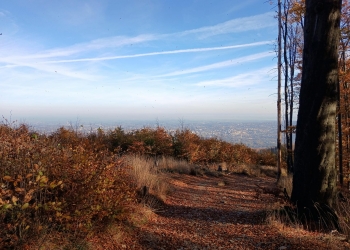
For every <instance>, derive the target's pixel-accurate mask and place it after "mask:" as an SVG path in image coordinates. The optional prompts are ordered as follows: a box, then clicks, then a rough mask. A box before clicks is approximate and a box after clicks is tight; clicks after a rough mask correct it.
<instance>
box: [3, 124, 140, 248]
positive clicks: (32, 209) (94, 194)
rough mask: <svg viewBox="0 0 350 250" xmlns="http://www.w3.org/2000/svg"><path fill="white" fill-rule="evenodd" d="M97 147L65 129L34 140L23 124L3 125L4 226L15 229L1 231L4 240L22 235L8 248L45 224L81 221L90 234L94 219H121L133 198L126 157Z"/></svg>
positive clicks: (71, 226)
mask: <svg viewBox="0 0 350 250" xmlns="http://www.w3.org/2000/svg"><path fill="white" fill-rule="evenodd" d="M99 136H102V134H101V135H99ZM96 145H97V144H96V142H94V141H93V140H89V139H88V138H87V137H84V136H82V135H79V134H76V133H75V132H72V131H70V130H66V129H64V128H61V129H59V130H58V131H57V132H55V133H54V134H53V135H52V136H49V137H47V136H44V135H38V134H35V139H33V133H29V132H28V130H27V129H26V128H25V127H19V128H17V129H15V128H10V127H7V126H4V125H2V126H1V125H0V152H1V156H2V157H0V165H1V166H2V167H1V168H0V228H6V225H10V229H11V230H0V239H3V238H5V237H9V234H11V235H17V233H18V234H19V235H20V237H12V236H11V237H10V238H11V240H10V241H9V242H8V243H6V244H7V247H17V248H20V246H19V245H17V244H19V243H20V242H25V241H26V239H28V238H29V237H30V235H32V236H35V235H37V229H38V228H39V227H40V226H41V225H46V224H47V223H49V224H50V227H52V229H54V228H55V227H60V228H64V229H65V230H70V229H72V230H76V228H75V226H74V225H78V224H79V225H82V230H81V232H82V233H88V228H90V227H91V225H92V224H93V223H99V221H101V220H103V219H106V220H111V219H115V218H118V217H120V215H121V213H122V211H125V209H123V206H125V204H127V203H130V202H134V200H135V199H133V198H132V197H133V196H134V191H133V189H132V187H131V181H130V178H129V177H128V174H127V172H126V171H125V170H124V169H122V168H120V166H121V165H122V164H123V162H122V160H121V159H120V158H118V157H117V156H116V155H114V154H113V153H112V152H109V151H108V150H107V149H106V148H107V147H106V146H101V145H100V146H99V147H98V148H97V149H96V148H95V146H96ZM76 211H78V213H76ZM5 223H6V225H5ZM38 225H39V227H38ZM41 227H42V226H41ZM83 229H86V230H83ZM2 244H3V241H1V240H0V248H1V249H2V248H4V247H5V246H4V245H2Z"/></svg>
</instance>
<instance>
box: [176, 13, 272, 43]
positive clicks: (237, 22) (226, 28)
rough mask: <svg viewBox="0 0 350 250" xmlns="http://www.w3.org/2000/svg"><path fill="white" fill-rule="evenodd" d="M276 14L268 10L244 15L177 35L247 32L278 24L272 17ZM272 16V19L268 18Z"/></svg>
mask: <svg viewBox="0 0 350 250" xmlns="http://www.w3.org/2000/svg"><path fill="white" fill-rule="evenodd" d="M274 15H275V13H274V12H266V13H264V14H260V15H255V16H249V17H242V18H236V19H232V20H229V21H226V22H223V23H219V24H217V25H212V26H206V27H201V28H198V29H192V30H186V31H183V32H179V33H176V35H180V36H186V35H191V34H198V35H200V38H207V37H210V36H215V35H221V34H227V33H237V32H246V31H250V30H258V29H263V28H267V27H271V26H274V25H276V24H275V20H274V19H273V18H271V17H273V16H274ZM269 18H271V21H270V22H268V21H267V20H268V19H269Z"/></svg>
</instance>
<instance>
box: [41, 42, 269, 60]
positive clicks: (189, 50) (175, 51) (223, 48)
mask: <svg viewBox="0 0 350 250" xmlns="http://www.w3.org/2000/svg"><path fill="white" fill-rule="evenodd" d="M272 42H273V41H262V42H256V43H247V44H240V45H232V46H221V47H210V48H195V49H181V50H170V51H160V52H150V53H141V54H134V55H124V56H106V57H93V58H81V59H67V60H55V61H45V62H41V63H45V64H50V63H73V62H91V61H107V60H116V59H125V58H135V57H145V56H157V55H169V54H180V53H196V52H205V51H215V50H227V49H237V48H246V47H254V46H260V45H267V44H271V43H272Z"/></svg>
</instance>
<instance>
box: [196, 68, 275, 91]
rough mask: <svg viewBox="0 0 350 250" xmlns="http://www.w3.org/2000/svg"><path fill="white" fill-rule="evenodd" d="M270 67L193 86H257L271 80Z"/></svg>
mask: <svg viewBox="0 0 350 250" xmlns="http://www.w3.org/2000/svg"><path fill="white" fill-rule="evenodd" d="M271 68H273V66H271V67H265V68H262V69H259V70H255V71H251V72H247V73H243V74H239V75H236V76H232V77H228V78H224V79H215V80H210V81H201V82H198V83H196V84H195V86H200V87H204V86H208V87H209V86H221V87H230V88H237V87H243V86H251V85H258V84H261V83H263V82H266V81H269V80H271V73H270V72H271Z"/></svg>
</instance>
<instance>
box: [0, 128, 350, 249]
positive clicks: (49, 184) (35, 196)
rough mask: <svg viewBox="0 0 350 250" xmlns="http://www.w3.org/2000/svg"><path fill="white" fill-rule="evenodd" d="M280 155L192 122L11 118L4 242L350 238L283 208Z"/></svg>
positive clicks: (290, 243) (109, 245)
mask: <svg viewBox="0 0 350 250" xmlns="http://www.w3.org/2000/svg"><path fill="white" fill-rule="evenodd" d="M225 159H226V161H224V160H225ZM273 160H274V156H273V154H272V153H271V152H269V151H263V152H256V151H254V150H252V149H250V148H248V147H246V146H244V145H232V144H228V143H225V142H222V141H220V140H216V139H202V138H200V137H199V136H197V135H195V134H193V133H191V132H189V131H187V130H184V131H177V133H175V134H174V135H169V134H167V133H166V131H165V130H164V129H162V128H157V129H156V130H151V129H147V128H144V129H141V130H137V131H133V132H132V133H124V131H123V130H121V129H120V128H117V129H115V130H114V131H106V132H105V131H102V130H99V131H98V132H97V133H96V134H89V135H84V134H79V133H77V132H76V131H72V130H68V129H65V128H60V129H58V130H57V131H56V132H54V133H52V134H51V135H41V134H38V133H37V132H35V131H30V130H29V128H28V127H27V126H25V125H20V126H18V127H15V126H10V125H2V126H0V228H2V229H3V230H0V248H1V249H42V250H44V249H62V250H63V249H84V250H90V249H240V248H241V249H315V248H318V249H347V248H349V247H350V245H349V244H348V243H347V242H345V241H341V240H344V239H345V237H344V236H341V235H340V234H339V233H337V232H325V233H324V234H323V233H317V232H310V231H305V230H303V229H302V228H303V226H302V225H301V224H299V223H296V222H293V223H288V221H285V220H284V219H283V218H282V217H280V216H279V215H278V214H279V213H277V212H274V211H278V210H280V209H281V208H283V206H285V205H288V204H287V203H286V200H285V199H284V197H283V194H282V193H281V190H280V189H279V188H278V187H277V186H276V178H275V177H276V169H275V167H272V166H266V164H267V163H269V162H270V163H271V162H273ZM219 165H220V166H221V169H222V171H218V166H219ZM288 191H289V192H290V190H288ZM345 211H346V212H348V211H349V210H348V209H347V210H345ZM342 218H343V220H342V222H345V221H346V219H347V218H348V214H345V215H343V217H342ZM289 222H290V221H289ZM344 225H345V226H346V225H347V224H344Z"/></svg>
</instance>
